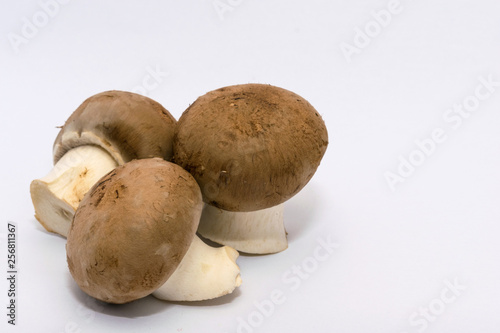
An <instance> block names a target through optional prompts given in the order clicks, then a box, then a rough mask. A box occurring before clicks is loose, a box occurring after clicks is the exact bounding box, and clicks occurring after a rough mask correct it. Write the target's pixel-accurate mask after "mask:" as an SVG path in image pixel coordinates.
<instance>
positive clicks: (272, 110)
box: [173, 84, 328, 211]
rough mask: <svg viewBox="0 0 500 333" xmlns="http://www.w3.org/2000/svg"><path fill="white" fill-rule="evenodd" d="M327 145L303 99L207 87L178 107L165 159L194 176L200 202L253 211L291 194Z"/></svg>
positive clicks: (257, 89)
mask: <svg viewBox="0 0 500 333" xmlns="http://www.w3.org/2000/svg"><path fill="white" fill-rule="evenodd" d="M327 145H328V133H327V129H326V126H325V124H324V122H323V119H322V118H321V116H320V115H319V113H318V112H317V111H316V110H315V109H314V107H313V106H312V105H311V104H309V102H307V101H306V100H305V99H304V98H302V97H300V96H299V95H297V94H295V93H293V92H291V91H288V90H285V89H282V88H278V87H274V86H271V85H264V84H243V85H236V86H229V87H225V88H221V89H218V90H214V91H211V92H209V93H207V94H205V95H204V96H201V97H199V98H198V99H197V100H196V101H195V102H194V103H193V104H192V105H191V106H190V107H189V108H188V109H187V110H186V111H184V113H183V114H182V116H181V117H180V119H179V121H178V123H177V127H176V130H175V134H174V158H173V160H174V161H175V163H177V164H179V165H181V166H182V167H183V168H185V169H186V170H188V171H189V172H190V173H191V174H192V175H193V176H194V178H195V179H196V180H197V182H198V184H199V185H200V187H201V190H202V193H203V199H204V201H205V202H206V203H209V204H211V205H214V206H216V207H219V208H221V209H224V210H229V211H254V210H259V209H265V208H269V207H272V206H275V205H278V204H280V203H282V202H284V201H286V200H287V199H289V198H291V197H292V196H294V195H295V194H296V193H297V192H299V191H300V190H301V189H302V188H303V187H304V186H305V185H306V184H307V183H308V182H309V180H310V179H311V177H312V176H313V174H314V173H315V171H316V169H317V168H318V166H319V164H320V161H321V159H322V157H323V155H324V153H325V151H326V148H327ZM263 194H264V195H263Z"/></svg>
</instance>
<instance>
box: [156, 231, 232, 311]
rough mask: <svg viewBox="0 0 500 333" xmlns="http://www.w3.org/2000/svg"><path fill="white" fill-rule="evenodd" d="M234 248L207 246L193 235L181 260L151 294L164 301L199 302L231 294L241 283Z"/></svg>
mask: <svg viewBox="0 0 500 333" xmlns="http://www.w3.org/2000/svg"><path fill="white" fill-rule="evenodd" d="M238 256H239V254H238V251H236V250H234V249H232V248H230V247H228V246H223V247H218V248H215V247H211V246H209V245H207V244H205V243H204V242H203V241H202V240H201V239H200V238H199V237H198V236H195V237H194V239H193V242H192V243H191V246H190V247H189V249H188V251H187V252H186V254H185V256H184V258H183V259H182V261H181V263H180V264H179V266H178V267H177V269H176V270H175V272H174V273H173V274H172V275H171V276H170V278H169V279H168V280H167V282H165V284H163V285H162V286H161V287H160V288H159V289H158V290H156V291H155V292H153V296H155V297H156V298H159V299H162V300H166V301H202V300H208V299H213V298H217V297H220V296H223V295H226V294H229V293H231V292H232V291H233V290H234V289H235V288H236V287H238V286H240V285H241V276H240V269H239V267H238V265H236V258H238Z"/></svg>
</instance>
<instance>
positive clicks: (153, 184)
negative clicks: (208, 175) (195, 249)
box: [66, 158, 203, 303]
mask: <svg viewBox="0 0 500 333" xmlns="http://www.w3.org/2000/svg"><path fill="white" fill-rule="evenodd" d="M202 205H203V202H202V198H201V193H200V189H199V187H198V184H197V183H196V181H195V180H194V179H193V177H192V176H191V175H190V174H189V173H188V172H187V171H185V170H184V169H182V168H181V167H179V166H178V165H175V164H173V163H170V162H167V161H164V160H162V159H160V158H154V159H142V160H134V161H132V162H129V163H126V164H124V165H123V166H119V167H118V168H116V169H115V170H113V171H111V172H110V173H108V174H107V175H106V176H104V177H103V178H101V179H100V180H99V182H98V183H97V184H95V185H94V186H93V187H92V189H91V190H90V191H89V192H88V193H87V194H86V195H85V197H84V199H83V201H82V202H81V203H80V206H79V207H78V209H77V211H76V214H75V217H74V219H73V223H72V225H71V229H70V231H69V234H68V239H67V243H66V253H67V260H68V266H69V270H70V272H71V275H72V276H73V278H74V279H75V281H76V282H77V284H78V285H79V286H80V288H81V289H82V290H83V291H85V292H86V293H87V294H89V295H91V296H93V297H95V298H97V299H99V300H102V301H105V302H109V303H126V302H130V301H133V300H135V299H138V298H141V297H144V296H147V295H149V294H150V293H152V292H153V291H155V290H156V289H158V288H159V287H160V286H161V285H163V284H164V283H165V282H166V281H167V279H168V278H169V277H170V275H171V274H172V273H173V272H174V271H175V269H176V268H177V266H178V265H179V263H180V262H181V260H182V258H183V257H184V255H185V253H186V252H187V250H188V248H189V246H190V244H191V242H192V240H193V237H194V236H195V233H196V228H197V227H198V222H199V218H200V215H201V209H202Z"/></svg>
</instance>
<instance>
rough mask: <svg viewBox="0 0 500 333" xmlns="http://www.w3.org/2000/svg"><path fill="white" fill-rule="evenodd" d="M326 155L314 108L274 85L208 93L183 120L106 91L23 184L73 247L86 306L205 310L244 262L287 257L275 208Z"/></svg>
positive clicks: (227, 289) (83, 109)
mask: <svg viewBox="0 0 500 333" xmlns="http://www.w3.org/2000/svg"><path fill="white" fill-rule="evenodd" d="M327 145H328V134H327V130H326V127H325V124H324V122H323V120H322V118H321V116H320V115H319V113H318V112H317V111H316V110H315V109H314V108H313V107H312V106H311V104H309V103H308V102H307V101H306V100H305V99H303V98H302V97H300V96H298V95H297V94H295V93H293V92H290V91H288V90H285V89H282V88H278V87H275V86H271V85H264V84H242V85H235V86H229V87H224V88H220V89H217V90H214V91H211V92H208V93H207V94H205V95H203V96H201V97H199V98H198V99H197V100H196V101H195V102H194V103H193V104H191V105H190V106H189V108H188V109H187V110H186V111H184V113H183V114H182V116H181V117H180V118H179V120H178V121H176V120H175V118H174V117H173V116H172V115H171V114H170V113H169V112H168V111H167V110H166V109H165V108H163V107H162V106H161V105H160V104H159V103H157V102H155V101H153V100H152V99H150V98H147V97H144V96H141V95H138V94H134V93H130V92H124V91H107V92H103V93H99V94H97V95H94V96H92V97H90V98H88V99H87V100H85V101H84V102H83V103H82V104H81V105H80V106H79V107H78V109H76V111H75V112H73V114H72V115H71V116H70V117H69V119H68V120H67V121H66V123H65V124H64V126H63V127H62V128H61V130H60V132H59V134H58V136H57V138H56V140H55V143H54V147H53V156H54V167H53V169H52V170H51V171H50V172H49V174H47V175H46V176H45V177H43V178H41V179H36V180H34V181H33V182H32V183H31V187H30V192H31V198H32V201H33V205H34V207H35V217H36V219H37V220H38V221H39V222H40V223H41V224H42V225H43V226H44V227H45V229H47V230H48V231H50V232H54V233H56V234H59V235H61V236H63V237H66V238H67V242H66V254H67V261H68V267H69V271H70V273H71V275H72V276H73V278H74V280H75V281H76V283H77V284H78V286H79V287H80V288H81V289H82V290H83V291H84V292H85V293H87V294H88V295H90V296H92V297H94V298H97V299H99V300H101V301H104V302H108V303H118V304H120V303H127V302H130V301H133V300H136V299H139V298H142V297H145V296H147V295H150V294H153V295H154V296H155V297H157V298H159V299H163V300H167V301H200V300H207V299H213V298H216V297H220V296H223V295H226V294H229V293H231V292H232V291H233V290H234V289H235V288H236V287H238V286H240V284H241V281H242V280H241V276H240V269H239V267H238V266H237V264H236V259H237V258H238V255H239V252H244V253H251V254H270V253H276V252H280V251H282V250H284V249H286V248H287V246H288V245H287V238H286V231H285V228H284V224H283V202H285V201H286V200H288V199H289V198H291V197H292V196H294V195H295V194H296V193H298V192H299V191H300V190H301V189H302V188H303V187H304V186H305V185H306V184H307V182H308V181H309V180H310V179H311V177H312V176H313V174H314V173H315V171H316V169H317V167H318V166H319V164H320V161H321V159H322V157H323V155H324V153H325V151H326V148H327ZM204 239H208V240H210V241H212V242H214V243H218V244H220V245H221V246H214V245H208V244H207V243H208V242H206V241H205V240H204Z"/></svg>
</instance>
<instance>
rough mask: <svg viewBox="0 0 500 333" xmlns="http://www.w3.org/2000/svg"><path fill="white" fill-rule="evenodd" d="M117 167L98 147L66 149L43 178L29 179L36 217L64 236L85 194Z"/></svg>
mask: <svg viewBox="0 0 500 333" xmlns="http://www.w3.org/2000/svg"><path fill="white" fill-rule="evenodd" d="M116 166H117V163H116V161H115V160H114V159H113V158H112V157H111V155H110V154H109V153H108V152H106V151H105V150H103V149H102V148H99V147H97V146H93V145H85V146H80V147H76V148H73V149H71V150H69V151H68V152H67V153H66V154H64V156H63V157H62V158H61V159H60V160H59V161H58V162H57V163H56V165H55V166H54V168H53V169H52V170H51V171H50V172H49V173H48V174H47V175H46V176H45V177H43V178H41V179H35V180H34V181H32V182H31V186H30V192H31V200H32V201H33V206H34V207H35V217H36V219H37V220H38V221H39V222H40V223H41V224H42V225H43V226H44V227H45V229H47V230H48V231H51V232H55V233H57V234H60V235H62V236H65V237H66V236H67V235H68V231H69V228H70V226H71V221H72V220H73V215H74V214H75V211H76V208H77V207H78V204H79V203H80V201H81V200H82V199H83V196H84V195H85V193H87V192H88V191H89V190H90V188H91V187H92V186H93V185H94V184H95V183H96V182H97V181H98V180H99V179H100V178H101V177H102V176H104V175H105V174H107V173H108V172H109V171H111V170H113V169H114V168H115V167H116Z"/></svg>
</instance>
